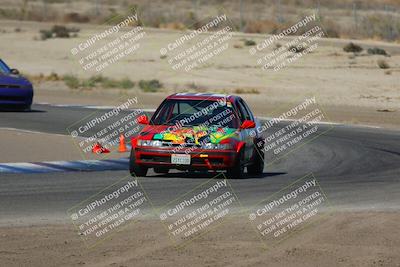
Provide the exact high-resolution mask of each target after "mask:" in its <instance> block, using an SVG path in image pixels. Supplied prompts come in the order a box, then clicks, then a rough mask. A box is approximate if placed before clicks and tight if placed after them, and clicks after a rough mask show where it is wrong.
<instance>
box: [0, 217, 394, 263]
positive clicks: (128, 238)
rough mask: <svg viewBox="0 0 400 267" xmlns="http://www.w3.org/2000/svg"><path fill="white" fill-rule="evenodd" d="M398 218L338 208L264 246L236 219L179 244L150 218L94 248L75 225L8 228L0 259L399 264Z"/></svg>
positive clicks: (4, 231)
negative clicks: (181, 244) (177, 245)
mask: <svg viewBox="0 0 400 267" xmlns="http://www.w3.org/2000/svg"><path fill="white" fill-rule="evenodd" d="M399 219H400V215H399V213H395V212H393V213H392V212H335V213H331V214H330V215H328V217H325V218H324V219H322V220H321V221H319V222H318V223H315V224H313V225H312V226H310V227H307V228H305V229H303V230H301V231H300V232H298V233H295V234H294V235H292V236H291V237H290V238H288V239H286V240H284V241H283V242H281V243H279V244H274V245H271V246H268V245H266V246H265V245H263V244H262V243H261V241H260V240H259V239H258V237H257V235H256V233H255V232H254V229H252V227H251V226H250V225H249V224H248V220H246V219H245V218H237V219H236V220H234V221H232V222H230V223H229V224H228V223H225V224H224V225H221V226H220V227H218V228H216V229H215V230H213V231H211V232H209V233H208V234H206V235H204V236H201V237H199V238H198V239H196V240H195V241H193V242H191V243H189V244H188V245H186V246H185V247H183V248H180V249H176V248H175V247H174V246H173V245H172V243H171V240H169V238H168V236H167V234H166V232H165V229H164V228H163V227H162V226H161V224H160V222H159V221H156V220H152V219H148V220H142V221H139V222H136V223H134V224H131V225H130V226H128V227H127V228H125V229H124V230H123V231H121V232H119V233H117V234H115V235H114V236H113V237H111V238H110V239H107V240H106V241H104V242H102V243H100V244H99V245H97V246H96V247H94V248H92V249H88V248H86V247H85V245H84V243H83V242H82V240H80V237H79V235H78V234H77V232H76V231H75V230H74V229H73V227H72V225H71V224H56V225H54V224H53V225H32V226H20V227H7V226H5V227H2V228H0V236H1V238H2V239H3V240H8V242H1V243H0V258H1V259H2V264H3V265H4V266H188V265H190V266H339V265H340V266H400V254H399V251H400V231H399V229H398V220H399ZM21 240H23V241H21Z"/></svg>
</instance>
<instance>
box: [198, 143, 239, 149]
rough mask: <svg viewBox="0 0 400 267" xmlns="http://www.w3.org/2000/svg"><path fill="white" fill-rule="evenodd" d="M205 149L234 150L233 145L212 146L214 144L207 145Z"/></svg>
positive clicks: (204, 146)
mask: <svg viewBox="0 0 400 267" xmlns="http://www.w3.org/2000/svg"><path fill="white" fill-rule="evenodd" d="M202 148H203V149H221V150H225V149H233V145H232V144H212V143H207V144H204V145H203V146H202Z"/></svg>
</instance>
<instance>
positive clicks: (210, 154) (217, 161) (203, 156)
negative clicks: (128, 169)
mask: <svg viewBox="0 0 400 267" xmlns="http://www.w3.org/2000/svg"><path fill="white" fill-rule="evenodd" d="M134 153H136V162H135V163H136V164H137V165H141V166H146V167H165V168H170V169H180V170H191V169H192V170H197V169H199V170H201V169H206V170H224V169H228V168H231V167H232V166H233V165H234V164H235V161H236V157H237V152H236V151H235V150H207V149H191V150H190V152H185V151H174V149H170V148H154V147H136V148H135V149H134ZM172 154H188V155H190V157H191V161H190V165H178V164H173V163H171V155H172Z"/></svg>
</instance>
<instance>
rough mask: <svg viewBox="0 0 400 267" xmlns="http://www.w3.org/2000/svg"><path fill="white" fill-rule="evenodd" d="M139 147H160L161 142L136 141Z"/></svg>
mask: <svg viewBox="0 0 400 267" xmlns="http://www.w3.org/2000/svg"><path fill="white" fill-rule="evenodd" d="M138 145H139V146H162V142H161V141H159V140H138Z"/></svg>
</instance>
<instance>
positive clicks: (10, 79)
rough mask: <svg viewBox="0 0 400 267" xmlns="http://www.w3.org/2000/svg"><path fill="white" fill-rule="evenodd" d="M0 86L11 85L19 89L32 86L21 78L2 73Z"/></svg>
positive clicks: (0, 74)
mask: <svg viewBox="0 0 400 267" xmlns="http://www.w3.org/2000/svg"><path fill="white" fill-rule="evenodd" d="M0 85H13V86H21V87H29V86H32V84H31V83H30V82H29V81H28V80H27V79H26V78H24V77H22V76H19V75H13V74H2V73H0Z"/></svg>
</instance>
